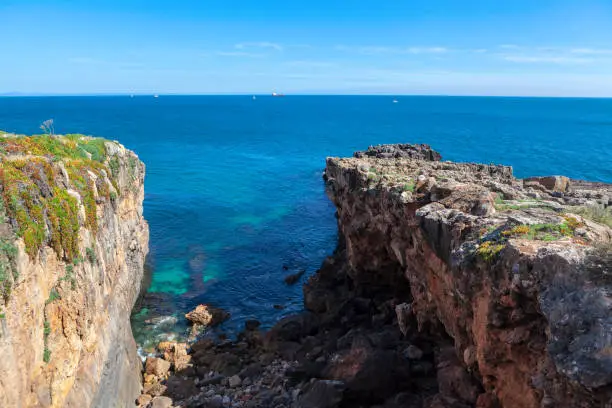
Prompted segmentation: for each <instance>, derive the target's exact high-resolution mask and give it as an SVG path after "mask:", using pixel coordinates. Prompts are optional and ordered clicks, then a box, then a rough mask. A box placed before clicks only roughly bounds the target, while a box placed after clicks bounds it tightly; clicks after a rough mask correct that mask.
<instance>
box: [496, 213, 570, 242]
mask: <svg viewBox="0 0 612 408" xmlns="http://www.w3.org/2000/svg"><path fill="white" fill-rule="evenodd" d="M581 226H582V224H581V223H580V222H579V221H578V220H576V219H575V218H573V217H566V219H565V221H564V222H562V223H561V224H534V225H518V226H516V227H514V228H512V229H510V230H506V231H503V232H502V235H504V236H506V237H522V238H526V239H532V240H541V241H556V240H559V239H561V238H565V237H573V236H574V233H575V231H576V228H579V227H581Z"/></svg>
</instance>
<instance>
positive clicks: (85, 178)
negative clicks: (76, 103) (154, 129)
mask: <svg viewBox="0 0 612 408" xmlns="http://www.w3.org/2000/svg"><path fill="white" fill-rule="evenodd" d="M0 151H1V152H3V154H4V157H3V165H2V169H0V183H1V184H2V185H3V189H2V193H1V198H2V200H1V201H2V203H3V204H4V205H5V206H6V210H7V214H8V216H9V217H10V218H11V219H14V220H15V221H16V225H17V228H16V234H17V236H18V237H21V238H23V240H24V242H25V247H26V252H27V254H28V255H29V256H30V257H31V258H34V257H36V255H37V254H38V252H39V250H40V249H41V248H42V247H43V246H44V245H49V246H51V247H52V248H53V249H54V250H55V252H56V253H57V254H58V256H59V257H60V258H63V259H64V260H66V261H70V260H73V259H75V257H77V256H79V254H78V239H79V228H80V226H79V198H78V197H77V196H76V195H71V194H69V193H68V191H67V189H65V188H64V187H59V185H61V183H59V180H61V179H62V172H61V171H60V168H59V167H58V166H57V165H56V164H55V163H56V162H60V161H61V162H62V163H63V166H64V168H65V169H66V172H67V174H68V177H69V181H70V186H69V188H70V189H73V190H75V191H77V192H78V193H79V196H80V201H81V203H82V204H83V206H84V208H85V227H86V228H87V229H89V230H90V231H91V232H92V233H94V234H95V233H96V232H97V231H98V219H97V210H98V207H97V205H98V204H97V202H96V200H97V198H102V199H107V200H116V199H117V193H115V192H114V191H113V192H111V186H110V184H109V183H108V182H107V181H106V180H107V178H106V176H111V183H112V184H113V186H114V187H115V190H117V191H118V189H117V182H116V177H117V176H118V173H119V166H120V162H119V159H118V158H117V157H116V156H113V157H111V158H108V155H107V152H106V140H104V139H95V138H90V137H85V136H82V135H66V136H62V137H57V136H53V135H52V134H51V133H49V134H47V135H41V136H31V137H30V136H5V137H2V138H0ZM33 156H35V157H33ZM107 159H108V160H107ZM137 164H138V162H137V160H136V158H134V157H131V158H130V162H129V167H130V171H131V172H132V173H133V178H135V172H136V167H137ZM96 193H97V196H96ZM0 268H1V266H0ZM1 276H2V272H0V279H1Z"/></svg>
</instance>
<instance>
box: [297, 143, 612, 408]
mask: <svg viewBox="0 0 612 408" xmlns="http://www.w3.org/2000/svg"><path fill="white" fill-rule="evenodd" d="M355 156H356V157H354V158H347V159H340V158H330V159H328V161H327V168H326V172H325V178H326V185H327V191H328V194H329V196H330V198H331V199H332V201H333V202H334V203H335V204H336V206H337V209H338V225H339V230H340V233H341V235H342V237H343V243H342V244H341V248H340V249H342V250H343V253H344V252H345V253H346V262H347V263H348V267H347V268H346V269H347V271H348V272H347V273H348V274H349V275H350V277H351V279H352V281H353V283H352V285H354V286H356V287H368V286H370V285H381V284H386V285H389V286H391V287H394V286H395V287H397V286H399V285H402V284H404V285H405V284H408V285H409V294H406V295H405V297H404V299H403V301H404V302H405V304H403V305H400V306H398V307H397V309H396V311H397V314H398V316H397V317H398V323H399V326H400V328H402V327H403V326H405V325H406V323H405V322H408V321H410V320H411V319H414V320H415V321H416V323H417V324H418V327H419V329H420V330H422V331H424V332H429V333H434V334H435V333H438V336H439V338H447V337H448V336H450V339H451V341H452V342H453V343H454V348H455V353H456V356H457V358H458V359H459V361H461V362H462V365H463V367H464V368H465V371H466V372H467V373H469V375H470V376H471V377H472V378H473V379H474V380H475V381H476V382H477V383H478V384H479V385H478V389H480V390H479V391H478V392H467V391H466V392H463V393H462V392H461V389H459V388H460V387H459V388H457V389H455V391H454V393H453V392H451V393H450V394H448V393H447V394H446V395H440V396H439V398H437V399H434V401H435V402H433V403H431V404H432V405H430V406H436V407H439V406H448V407H450V406H453V407H454V406H478V407H494V406H501V407H512V408H522V407H525V408H527V407H553V406H554V407H599V406H602V407H603V406H605V407H609V406H611V405H610V404H611V402H610V401H612V352H611V350H612V313H610V312H611V311H610V305H611V304H612V296H611V294H612V280H610V276H611V275H610V274H611V273H612V251H611V248H612V247H611V242H612V229H611V228H610V226H612V214H611V212H610V207H609V206H610V205H612V186H610V185H604V184H595V183H586V182H575V181H570V180H568V179H566V178H564V177H549V178H534V179H527V180H518V179H515V178H514V177H513V176H512V169H511V168H509V167H504V166H488V165H476V164H457V163H449V162H441V161H439V160H440V157H439V155H437V154H435V152H432V151H431V149H429V147H428V146H382V147H377V148H371V149H369V150H368V151H366V152H360V153H357V154H356V155H355ZM606 207H607V209H606ZM320 274H321V272H320V273H319V275H320ZM316 279H321V277H320V276H319V277H316V278H315V281H316ZM307 289H308V288H307ZM310 298H312V299H310ZM305 301H306V306H307V307H308V308H309V309H311V310H314V311H316V309H317V308H319V307H318V306H317V303H320V302H322V299H321V293H320V292H316V293H314V294H312V293H310V294H309V291H308V290H307V291H306V296H305ZM322 308H323V309H325V307H324V306H323V307H322ZM404 329H405V327H404ZM438 369H439V371H438V378H439V380H440V371H441V370H440V367H438ZM462 375H463V374H462ZM451 382H452V381H451ZM439 386H440V392H441V394H442V391H443V388H444V387H443V384H442V382H440V384H439ZM451 388H452V387H451ZM436 404H437V405H436ZM453 404H456V405H453ZM461 404H467V405H461Z"/></svg>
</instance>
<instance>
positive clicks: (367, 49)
mask: <svg viewBox="0 0 612 408" xmlns="http://www.w3.org/2000/svg"><path fill="white" fill-rule="evenodd" d="M335 49H336V50H337V51H344V52H357V53H359V54H366V55H372V54H444V53H447V52H449V51H450V50H449V49H448V48H446V47H388V46H357V47H349V46H346V45H337V46H336V47H335Z"/></svg>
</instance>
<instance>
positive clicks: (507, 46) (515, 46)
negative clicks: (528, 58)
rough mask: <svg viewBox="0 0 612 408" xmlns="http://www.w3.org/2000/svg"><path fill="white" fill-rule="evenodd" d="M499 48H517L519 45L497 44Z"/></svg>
mask: <svg viewBox="0 0 612 408" xmlns="http://www.w3.org/2000/svg"><path fill="white" fill-rule="evenodd" d="M499 48H501V49H504V50H518V49H520V48H521V47H519V46H518V45H516V44H502V45H500V46H499Z"/></svg>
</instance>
